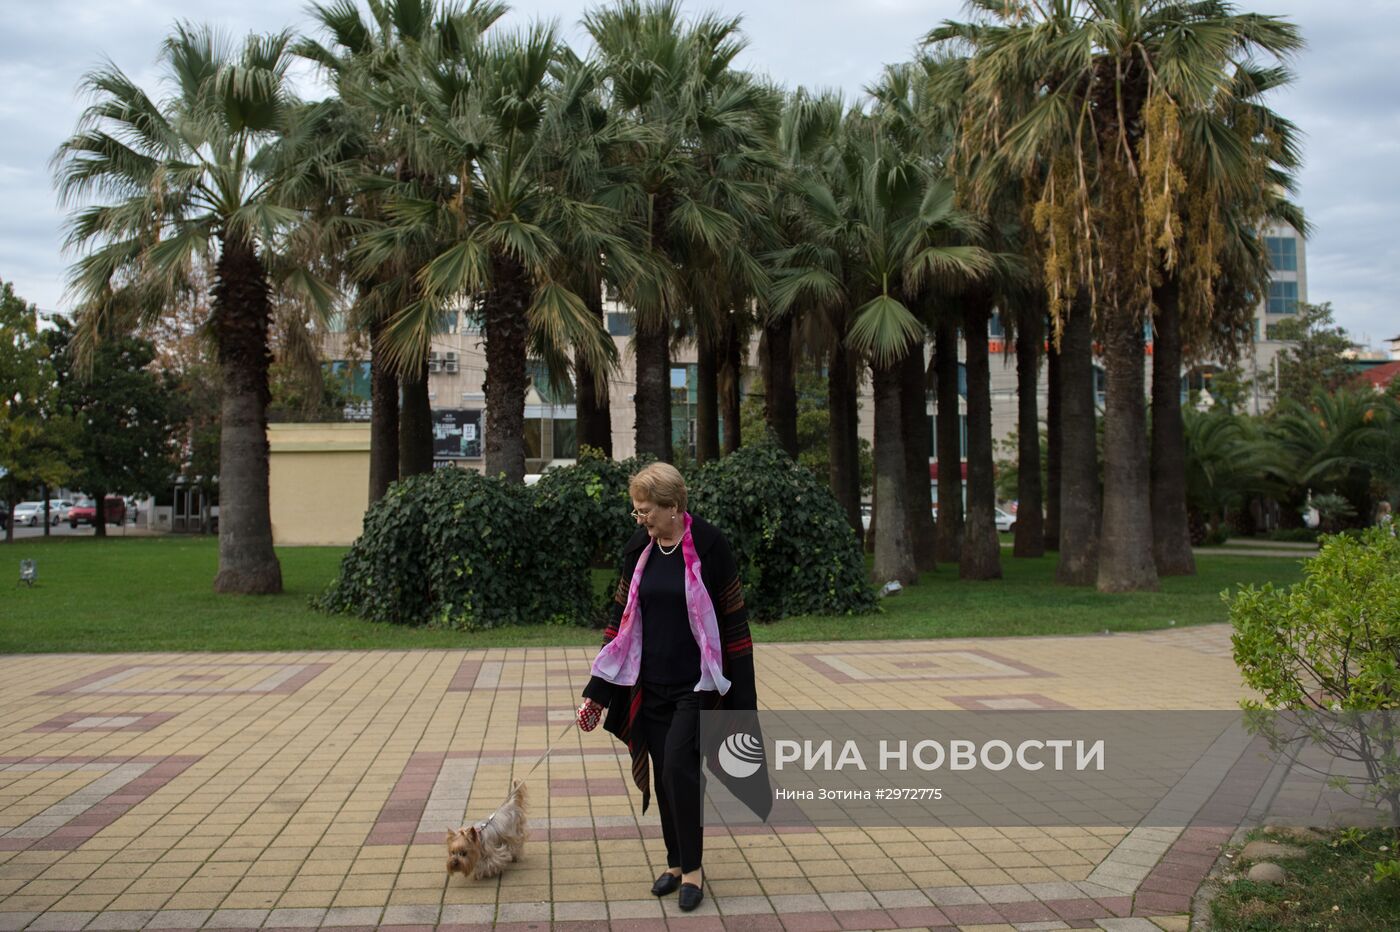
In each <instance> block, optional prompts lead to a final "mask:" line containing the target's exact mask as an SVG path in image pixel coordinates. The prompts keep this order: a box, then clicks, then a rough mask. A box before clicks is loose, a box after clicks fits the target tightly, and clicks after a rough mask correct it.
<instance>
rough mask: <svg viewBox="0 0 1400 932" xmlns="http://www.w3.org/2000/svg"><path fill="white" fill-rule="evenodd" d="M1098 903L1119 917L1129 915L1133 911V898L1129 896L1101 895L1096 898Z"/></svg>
mask: <svg viewBox="0 0 1400 932" xmlns="http://www.w3.org/2000/svg"><path fill="white" fill-rule="evenodd" d="M1097 899H1098V901H1099V905H1100V906H1102V907H1103V908H1104V909H1106V910H1108V911H1109V912H1110V913H1112V914H1113V915H1114V916H1117V917H1119V918H1121V917H1123V916H1130V915H1132V912H1133V898H1132V897H1130V896H1101V897H1098V898H1097Z"/></svg>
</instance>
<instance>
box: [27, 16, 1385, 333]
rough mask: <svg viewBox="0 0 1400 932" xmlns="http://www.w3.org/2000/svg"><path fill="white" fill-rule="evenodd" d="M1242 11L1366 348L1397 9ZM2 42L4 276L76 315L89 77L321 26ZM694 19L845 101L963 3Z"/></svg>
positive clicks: (228, 26) (37, 20)
mask: <svg viewBox="0 0 1400 932" xmlns="http://www.w3.org/2000/svg"><path fill="white" fill-rule="evenodd" d="M590 5H592V4H590V3H587V2H584V0H533V2H529V3H519V4H517V5H516V8H515V11H514V12H513V13H512V14H511V15H510V17H509V18H508V20H507V22H524V21H526V20H527V19H529V18H552V19H556V20H558V21H559V22H560V23H561V25H562V26H563V27H564V32H565V35H566V36H567V37H568V38H569V39H570V41H571V42H572V43H573V44H574V45H575V48H577V49H579V50H580V51H582V50H584V49H585V48H586V43H585V41H584V37H583V33H582V31H581V30H580V29H579V28H578V25H577V24H578V19H579V16H580V14H581V13H582V11H583V10H584V9H586V8H587V7H588V6H590ZM1241 5H1242V7H1243V8H1245V9H1252V10H1256V11H1258V12H1268V13H1274V14H1278V15H1282V16H1286V17H1289V18H1290V19H1292V20H1293V21H1294V22H1296V23H1298V24H1299V25H1300V26H1301V27H1302V29H1303V34H1304V36H1305V38H1306V40H1307V42H1308V49H1307V51H1306V52H1305V53H1304V54H1303V55H1302V56H1301V57H1300V58H1299V59H1298V61H1297V62H1296V71H1297V74H1298V80H1297V82H1296V84H1295V85H1294V87H1293V88H1291V89H1289V90H1287V91H1284V92H1281V93H1279V94H1277V95H1276V97H1275V99H1274V100H1273V102H1272V103H1273V105H1274V107H1275V108H1276V109H1277V110H1279V111H1280V112H1281V113H1283V114H1284V115H1285V116H1287V117H1289V118H1290V119H1292V120H1293V121H1294V122H1296V123H1297V124H1298V125H1299V126H1300V127H1301V128H1302V130H1303V131H1304V133H1305V151H1306V159H1307V164H1306V167H1305V169H1304V171H1303V173H1302V191H1301V195H1300V197H1301V203H1302V205H1303V207H1304V208H1305V209H1306V210H1307V212H1308V215H1309V217H1310V218H1311V220H1312V222H1313V224H1314V226H1315V228H1316V229H1315V231H1314V233H1313V236H1312V238H1311V240H1310V241H1309V243H1308V245H1307V270H1308V297H1309V299H1310V300H1312V301H1314V302H1321V301H1331V302H1332V303H1333V305H1334V306H1335V308H1336V311H1337V319H1338V320H1339V321H1340V322H1341V323H1342V325H1343V326H1345V327H1346V328H1347V329H1348V330H1349V331H1350V332H1351V334H1352V336H1353V337H1354V338H1357V339H1359V340H1366V341H1368V342H1370V343H1372V344H1379V343H1380V342H1381V341H1383V340H1385V339H1387V338H1389V337H1392V336H1396V335H1397V334H1400V310H1397V308H1400V303H1397V299H1396V296H1397V294H1400V234H1398V233H1397V227H1400V170H1398V169H1397V166H1400V95H1397V94H1396V88H1395V74H1396V56H1397V54H1400V0H1346V2H1345V3H1344V4H1343V3H1324V2H1320V0H1257V2H1255V0H1244V2H1243V3H1242V4H1241ZM7 6H8V7H9V9H7V10H6V17H5V18H6V29H5V30H4V31H3V33H0V128H3V132H0V205H3V208H0V210H2V211H3V213H0V279H4V280H5V281H9V282H13V283H14V286H15V289H16V291H17V292H18V293H19V294H20V295H21V296H23V297H24V298H26V299H27V300H29V301H32V302H34V303H36V304H38V305H39V306H40V307H41V308H43V309H45V310H55V309H64V307H65V305H64V303H63V288H64V268H65V263H66V261H68V260H65V258H64V256H63V255H62V254H61V252H60V246H61V242H62V233H61V227H62V222H63V214H62V211H61V210H60V209H59V207H58V205H57V203H56V199H55V197H54V194H53V188H52V184H51V180H50V173H49V159H50V157H51V156H52V154H53V152H54V150H55V149H56V148H57V146H58V145H59V143H60V142H61V141H62V140H63V139H64V138H65V137H66V136H68V135H69V134H70V133H71V132H72V131H73V128H74V125H75V122H76V120H77V118H78V115H79V113H80V112H81V110H82V107H83V104H84V102H83V101H82V100H81V99H79V97H78V96H77V94H76V91H75V89H76V87H77V84H78V81H79V79H80V77H81V76H82V74H83V73H84V72H86V71H88V70H89V69H91V68H92V67H94V66H96V65H98V64H100V63H101V62H102V61H103V60H105V59H110V60H111V61H112V62H114V63H115V64H116V65H117V66H119V67H120V68H122V69H123V70H124V71H125V72H126V73H127V74H128V75H129V76H131V77H133V78H134V79H136V80H137V81H138V82H140V83H141V84H142V86H144V87H146V88H147V90H148V91H155V90H157V87H156V70H155V66H156V55H157V52H158V50H159V46H160V43H161V41H162V39H163V38H164V37H165V36H166V34H167V33H168V31H169V27H170V25H171V23H173V22H174V21H175V20H176V19H177V18H186V19H192V20H195V21H201V22H208V23H211V24H213V25H216V26H218V27H220V28H222V29H225V30H227V31H229V32H232V33H233V34H235V35H242V34H244V33H247V32H250V31H271V30H277V29H282V28H287V27H291V28H296V29H306V28H309V26H308V25H307V20H306V19H305V17H304V16H302V15H301V14H300V13H299V12H298V10H299V5H298V4H297V3H286V2H276V0H239V2H234V3H229V2H221V3H212V2H208V0H180V2H175V0H118V2H112V0H50V2H48V3H27V4H8V5H7ZM689 9H691V10H692V11H700V10H706V9H708V10H717V11H720V12H723V13H728V14H741V15H742V16H743V24H744V31H745V33H746V34H747V36H748V38H749V43H750V44H749V48H748V50H747V51H746V52H745V53H744V55H743V56H742V57H741V59H740V62H739V63H740V65H741V67H745V68H748V69H750V70H753V71H760V72H765V73H767V74H769V75H771V76H772V77H773V78H775V79H777V80H778V81H780V82H782V83H784V84H786V85H788V86H796V85H798V84H804V85H807V86H809V87H828V88H836V89H840V90H842V91H844V92H845V94H846V96H847V98H848V99H852V98H854V97H856V96H858V95H859V94H860V93H861V89H862V88H863V87H864V86H865V85H866V84H867V83H869V82H871V81H872V80H874V79H875V77H876V76H877V75H878V74H879V72H880V68H881V66H882V65H883V64H884V63H886V62H893V61H900V60H903V59H906V58H908V56H909V54H910V52H911V50H912V48H913V46H914V44H915V42H916V41H917V40H918V38H919V37H920V36H921V35H922V34H923V33H924V32H926V31H927V30H928V29H929V28H930V27H932V26H934V25H936V24H937V23H938V22H940V21H942V20H943V19H947V18H958V17H959V16H960V15H961V12H962V2H961V0H924V2H916V0H865V2H863V3H855V2H851V0H808V2H806V3H793V2H790V0H722V2H718V3H709V4H698V3H691V4H689Z"/></svg>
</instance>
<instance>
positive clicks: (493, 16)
mask: <svg viewBox="0 0 1400 932" xmlns="http://www.w3.org/2000/svg"><path fill="white" fill-rule="evenodd" d="M309 9H310V12H311V14H312V17H313V18H314V20H315V21H316V23H317V25H318V26H319V27H320V28H321V29H322V31H324V32H325V33H326V35H327V36H328V38H329V40H330V44H329V45H325V44H322V43H321V42H318V41H316V40H314V39H311V38H304V39H302V40H301V41H299V42H298V43H297V44H296V46H295V52H296V54H298V55H300V56H301V57H303V58H306V59H307V60H309V61H312V62H314V63H315V64H317V65H318V66H319V67H320V68H321V69H322V71H323V72H324V73H325V74H326V75H327V76H328V77H329V78H330V81H331V84H332V86H333V87H334V88H335V91H336V96H335V97H334V98H332V100H331V102H330V103H331V104H332V105H334V106H337V107H338V108H339V109H340V110H341V114H340V120H339V128H340V129H341V131H342V144H343V146H344V151H343V153H342V155H341V158H340V159H339V160H338V162H337V164H336V165H335V174H334V175H333V176H332V177H331V178H330V179H327V181H328V187H330V189H331V190H329V191H328V192H327V194H326V200H327V205H326V206H327V210H326V211H324V213H325V214H326V215H325V216H324V217H321V218H318V223H317V225H318V228H319V230H320V231H321V234H322V238H323V239H325V240H326V242H325V243H324V246H323V248H324V252H325V254H326V257H327V258H328V259H332V260H335V261H337V262H339V263H340V264H342V265H345V264H346V263H345V262H344V260H345V259H346V258H347V257H348V256H350V255H353V254H354V252H355V250H356V248H357V246H358V241H359V236H360V235H361V234H363V233H364V232H365V228H366V223H370V224H373V223H382V222H383V220H384V216H383V207H384V204H383V197H382V196H381V193H382V192H381V190H380V189H379V187H378V186H376V185H369V184H366V183H365V179H366V178H370V177H374V178H377V179H392V178H396V177H398V176H399V175H401V174H402V173H403V172H404V170H405V169H406V165H407V157H408V153H407V144H408V142H407V138H406V130H407V127H406V126H405V112H404V111H405V107H406V104H407V102H399V104H400V105H399V106H394V105H393V103H394V101H393V100H392V92H391V91H390V92H389V93H386V92H385V88H386V85H387V84H388V83H389V82H390V80H391V78H392V77H393V76H395V75H397V74H399V73H400V71H401V70H402V69H403V68H405V67H408V60H409V58H410V57H411V56H412V55H413V54H416V53H418V52H419V50H421V48H422V46H423V44H424V43H425V42H428V41H430V40H433V39H435V38H436V37H438V36H440V35H441V34H442V33H444V32H448V31H453V30H460V31H461V33H462V34H463V35H472V34H473V33H476V34H479V33H480V32H482V31H484V30H485V29H487V28H488V27H489V26H490V25H491V24H492V23H494V22H495V21H496V20H497V19H499V18H500V17H501V16H502V15H503V14H504V13H505V10H506V7H505V6H504V5H503V4H499V3H494V2H491V0H473V2H472V3H471V4H470V5H469V6H467V7H466V8H459V7H452V8H449V9H439V7H438V5H437V4H436V3H435V2H433V0H384V2H375V3H371V4H370V5H369V8H368V11H367V13H368V15H367V16H366V15H365V13H363V12H362V11H361V10H360V9H359V8H358V7H357V6H356V5H355V4H354V3H352V2H339V3H334V4H312V5H311V7H310V8H309ZM423 258H424V257H423V256H418V257H414V258H408V260H407V261H404V262H400V263H397V264H396V265H395V264H391V265H386V266H384V267H382V268H378V269H372V270H363V271H364V274H362V275H358V276H357V275H355V274H353V271H354V270H353V269H351V268H348V267H347V268H345V269H344V272H343V274H344V275H345V277H347V278H349V279H350V281H351V285H352V287H353V288H354V289H355V291H356V293H357V294H356V299H355V301H354V304H353V305H352V307H351V310H350V313H349V315H348V321H347V323H348V329H349V330H351V331H360V332H364V333H365V334H367V336H368V339H369V345H370V391H371V411H372V413H371V420H370V494H369V500H370V502H371V503H373V502H375V501H377V500H378V499H379V498H380V497H381V496H383V494H384V492H385V491H386V490H387V489H388V487H389V484H390V483H391V482H393V481H394V480H395V479H397V478H398V477H399V475H400V471H401V467H402V471H403V474H404V475H411V474H414V473H418V472H423V471H426V470H427V469H430V468H431V465H432V464H431V449H432V441H431V416H430V413H429V411H428V397H427V372H426V367H424V366H423V365H422V360H412V361H411V364H410V365H409V366H407V368H405V369H404V370H402V372H401V371H399V370H396V369H395V368H394V367H392V366H391V365H390V364H389V350H388V347H387V346H386V331H387V327H388V319H389V317H390V316H392V314H393V313H394V312H395V311H396V310H398V308H399V307H400V306H402V305H403V304H407V303H410V302H411V301H412V294H411V293H412V274H413V271H415V270H416V268H417V267H418V265H420V264H421V262H422V261H423ZM400 375H402V376H403V377H404V379H403V383H404V384H403V389H404V396H405V401H406V402H407V404H406V408H405V412H404V413H405V418H406V423H405V424H404V425H403V430H402V431H401V430H400V419H399V391H400Z"/></svg>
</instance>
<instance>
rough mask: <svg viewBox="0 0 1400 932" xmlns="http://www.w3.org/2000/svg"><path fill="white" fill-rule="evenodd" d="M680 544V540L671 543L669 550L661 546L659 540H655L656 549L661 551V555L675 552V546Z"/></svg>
mask: <svg viewBox="0 0 1400 932" xmlns="http://www.w3.org/2000/svg"><path fill="white" fill-rule="evenodd" d="M680 545H681V542H680V541H676V542H675V543H674V544H672V545H671V549H670V550H667V549H666V548H665V547H663V546H661V541H660V540H659V539H658V540H657V542H656V549H657V550H660V551H661V555H662V556H663V557H669V556H670V555H671V554H673V553H675V552H676V548H677V547H679V546H680Z"/></svg>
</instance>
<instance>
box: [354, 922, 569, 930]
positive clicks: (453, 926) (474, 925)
mask: <svg viewBox="0 0 1400 932" xmlns="http://www.w3.org/2000/svg"><path fill="white" fill-rule="evenodd" d="M555 928H558V926H556V927H555ZM334 932H342V930H341V929H336V930H334ZM437 932H492V923H489V922H467V923H462V922H457V923H444V924H443V925H439V926H438V927H437Z"/></svg>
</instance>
